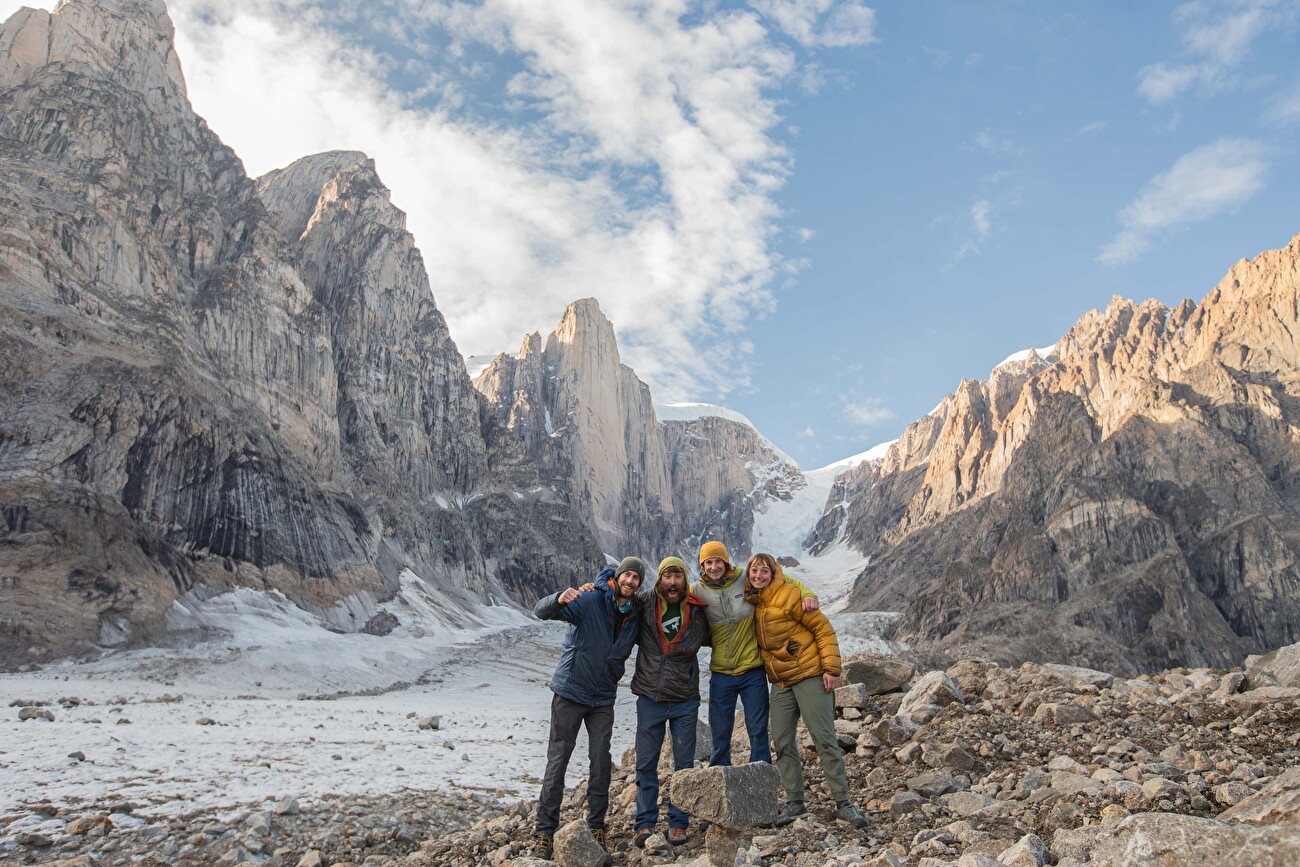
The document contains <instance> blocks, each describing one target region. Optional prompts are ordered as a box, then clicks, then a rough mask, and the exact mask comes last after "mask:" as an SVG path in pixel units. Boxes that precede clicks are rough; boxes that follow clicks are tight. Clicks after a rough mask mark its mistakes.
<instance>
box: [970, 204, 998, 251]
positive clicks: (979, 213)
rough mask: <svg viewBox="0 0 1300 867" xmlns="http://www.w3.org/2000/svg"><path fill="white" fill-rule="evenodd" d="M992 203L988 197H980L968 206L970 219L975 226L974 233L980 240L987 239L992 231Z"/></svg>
mask: <svg viewBox="0 0 1300 867" xmlns="http://www.w3.org/2000/svg"><path fill="white" fill-rule="evenodd" d="M992 212H993V203H992V202H990V201H989V200H988V199H980V200H979V201H978V202H976V203H975V204H973V205H971V206H970V221H971V225H972V226H973V227H974V228H975V234H976V235H977V236H978V237H979V239H980V240H981V241H984V240H987V239H988V236H989V235H990V234H991V233H992V232H993V220H992Z"/></svg>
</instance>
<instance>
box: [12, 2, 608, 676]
mask: <svg viewBox="0 0 1300 867" xmlns="http://www.w3.org/2000/svg"><path fill="white" fill-rule="evenodd" d="M0 222H2V223H3V241H2V242H0V246H2V247H3V257H2V258H0V282H2V283H3V286H4V293H3V295H2V296H0V344H2V346H3V351H0V381H2V382H3V383H4V384H5V387H4V389H3V391H2V392H0V512H2V513H3V515H4V523H3V525H0V539H2V540H3V543H2V544H0V582H3V585H4V587H5V590H6V591H7V592H6V593H5V595H4V597H3V598H2V599H0V655H2V656H4V657H6V658H9V659H28V658H40V657H42V656H45V655H50V654H66V653H72V652H76V651H78V650H80V649H83V648H87V647H90V646H93V645H97V644H98V645H103V644H115V643H120V642H123V641H126V640H130V639H133V638H136V637H139V636H141V635H145V634H147V633H148V632H149V631H150V630H151V629H153V628H155V627H157V626H158V625H159V623H160V621H161V618H162V615H163V614H164V613H165V612H166V611H167V610H168V609H169V608H170V607H171V606H172V604H173V602H174V601H176V600H177V599H180V598H183V597H186V596H187V595H193V594H198V595H200V596H202V595H203V594H211V593H212V592H217V591H219V590H221V589H224V588H230V587H234V586H249V587H254V588H258V589H276V590H279V591H281V592H283V593H285V595H287V596H288V597H290V598H291V599H293V600H294V601H295V602H297V603H298V604H300V605H302V606H304V607H306V608H308V609H310V610H315V611H317V612H319V613H321V614H322V615H324V617H325V619H326V621H327V622H328V623H329V624H330V625H331V626H332V627H333V628H338V629H343V630H351V629H361V628H363V627H364V626H365V624H366V622H367V619H368V618H367V616H366V608H367V606H369V605H370V604H371V603H372V602H373V601H374V600H377V599H383V598H385V597H387V596H389V595H391V594H392V593H393V592H394V591H395V590H396V588H397V586H398V576H399V575H400V573H401V572H402V570H403V569H411V570H412V571H414V572H415V573H416V574H417V575H420V576H421V577H423V578H425V579H426V580H428V581H430V582H431V583H433V584H435V585H437V586H439V587H441V588H442V589H444V590H445V591H447V592H449V593H452V594H453V598H464V599H465V600H466V601H469V600H470V599H471V597H469V596H467V595H465V591H466V590H472V591H474V592H475V593H477V594H478V596H479V597H480V598H481V599H495V600H497V601H506V600H507V598H509V597H513V598H515V599H517V600H519V601H531V598H535V597H536V595H539V594H540V592H541V590H542V589H548V588H549V587H550V586H551V585H552V584H555V583H559V581H558V580H556V578H555V577H553V576H554V575H555V574H556V573H559V574H560V575H561V576H562V577H561V578H560V579H559V580H571V577H577V576H578V575H580V574H589V573H590V572H591V571H592V570H593V569H594V568H595V567H596V566H597V565H598V563H599V560H598V550H597V549H596V547H595V545H594V542H593V540H592V538H591V536H590V534H589V533H588V532H587V531H586V530H585V529H584V527H583V525H582V524H581V523H580V522H579V521H577V520H576V519H575V518H574V516H573V515H572V514H570V512H569V510H568V509H567V508H565V506H564V505H563V503H561V502H559V500H558V498H555V497H545V496H541V495H532V496H523V495H519V496H516V494H517V492H518V488H517V487H516V483H517V482H518V481H520V479H521V478H523V477H526V476H527V473H524V474H523V476H517V475H511V476H510V477H509V478H502V479H498V478H496V477H494V476H493V475H492V474H490V473H489V472H488V471H487V465H488V463H489V460H490V455H491V454H492V453H493V446H492V445H491V443H490V442H489V439H490V436H489V431H487V430H485V428H484V426H483V423H482V419H481V418H480V414H479V411H480V406H479V398H478V396H477V395H476V393H475V392H474V391H473V389H472V387H471V384H470V383H469V380H468V377H467V375H466V374H465V372H464V369H463V366H462V365H461V361H460V358H459V354H458V353H457V352H456V350H455V347H454V345H453V344H452V343H451V340H450V337H449V336H448V333H447V329H446V326H445V323H444V322H443V321H442V317H441V315H440V314H439V313H438V312H437V309H436V308H435V307H434V304H433V299H432V296H431V294H430V291H429V285H428V280H427V277H426V275H425V273H424V269H423V265H422V264H421V262H420V258H419V254H418V252H417V251H416V250H415V248H414V246H413V244H412V241H411V238H410V236H409V234H408V233H406V231H405V228H404V218H403V216H402V215H401V213H400V212H398V211H397V210H396V209H395V208H394V207H393V206H392V204H391V202H390V201H389V200H388V195H387V191H386V190H385V189H384V188H383V185H382V184H381V183H380V181H379V179H378V176H377V175H376V173H375V171H374V167H373V165H371V164H370V162H369V161H368V160H366V159H365V158H364V157H362V156H361V155H358V154H325V155H320V156H318V157H312V158H308V159H306V160H303V161H300V162H299V163H296V164H295V165H293V166H290V167H289V168H287V169H284V170H282V171H280V172H274V173H272V174H271V175H269V176H268V177H266V178H264V179H262V181H261V182H260V183H256V184H255V183H254V182H253V181H251V180H250V179H249V178H248V177H247V176H246V175H245V174H244V171H243V168H242V166H241V164H240V162H239V160H238V159H237V158H236V156H235V155H234V154H233V153H232V152H231V151H230V150H229V149H228V148H226V147H225V146H224V145H222V144H221V142H220V141H219V140H218V139H217V137H216V136H215V135H214V134H213V133H212V132H211V131H209V130H208V128H207V127H206V125H205V124H204V122H203V121H202V120H201V119H200V118H199V117H197V116H196V115H195V114H194V112H193V110H192V109H191V108H190V106H189V103H188V100H187V98H186V94H185V85H184V79H183V77H182V75H181V71H180V66H179V61H178V60H177V57H176V54H175V51H174V49H173V46H172V28H171V22H170V20H169V19H168V17H167V15H166V11H165V9H164V7H163V4H162V3H161V2H158V0H98V2H92V0H66V2H63V3H61V4H60V5H59V6H58V7H57V8H56V10H55V11H54V12H53V13H47V12H42V11H33V10H29V9H24V10H20V11H19V12H18V13H16V14H15V15H14V16H13V17H12V18H10V20H9V21H8V22H6V23H5V24H4V26H3V27H0ZM532 478H533V479H535V478H536V474H535V473H533V475H532ZM542 568H549V569H551V570H552V572H551V573H550V575H548V576H547V578H546V584H547V587H546V588H542V587H538V586H534V585H535V584H536V583H537V582H538V581H539V579H540V578H541V576H542V575H543V573H542V571H541V570H542ZM456 594H459V596H457V595H456ZM357 600H361V602H360V603H358V602H357Z"/></svg>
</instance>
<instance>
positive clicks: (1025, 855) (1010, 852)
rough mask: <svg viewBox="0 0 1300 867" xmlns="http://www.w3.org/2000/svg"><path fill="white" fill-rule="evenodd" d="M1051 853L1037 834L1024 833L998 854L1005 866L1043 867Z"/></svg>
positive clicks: (1049, 858)
mask: <svg viewBox="0 0 1300 867" xmlns="http://www.w3.org/2000/svg"><path fill="white" fill-rule="evenodd" d="M1051 857H1052V856H1051V853H1049V852H1048V851H1047V846H1046V845H1044V843H1043V841H1042V840H1041V839H1040V838H1039V837H1038V835H1037V834H1026V835H1025V836H1023V837H1021V838H1020V839H1019V840H1017V841H1016V844H1015V845H1014V846H1012V847H1011V848H1009V849H1007V850H1006V851H1004V852H1002V854H1000V855H998V859H997V860H998V863H1000V864H1003V865H1005V867H1043V865H1044V864H1048V863H1050V862H1051Z"/></svg>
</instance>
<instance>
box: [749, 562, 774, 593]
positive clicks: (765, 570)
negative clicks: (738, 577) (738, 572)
mask: <svg viewBox="0 0 1300 867" xmlns="http://www.w3.org/2000/svg"><path fill="white" fill-rule="evenodd" d="M771 583H772V567H770V566H768V565H767V564H766V563H764V562H763V561H762V560H755V561H753V562H751V563H750V564H749V586H750V587H753V588H754V589H755V590H762V589H763V588H764V587H766V586H767V585H769V584H771Z"/></svg>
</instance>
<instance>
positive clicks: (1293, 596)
mask: <svg viewBox="0 0 1300 867" xmlns="http://www.w3.org/2000/svg"><path fill="white" fill-rule="evenodd" d="M1298 262H1300V237H1297V238H1296V239H1295V240H1293V241H1292V243H1291V244H1290V245H1289V246H1288V247H1286V248H1285V249H1282V250H1276V251H1271V252H1268V253H1264V254H1262V255H1260V256H1259V257H1257V258H1256V259H1255V260H1254V261H1253V262H1245V261H1242V262H1239V263H1238V264H1237V265H1235V266H1234V267H1233V268H1232V270H1231V271H1230V272H1229V274H1228V275H1227V276H1226V277H1225V278H1224V280H1223V281H1222V282H1221V283H1220V284H1219V285H1218V286H1217V287H1216V288H1215V289H1214V291H1212V292H1211V293H1210V294H1209V295H1208V296H1207V297H1206V298H1205V299H1204V300H1203V301H1202V302H1201V304H1199V305H1194V304H1192V303H1191V302H1184V303H1183V304H1181V305H1179V306H1178V307H1177V308H1175V309H1172V310H1170V309H1168V308H1166V307H1165V306H1164V305H1162V304H1159V303H1157V302H1154V301H1147V302H1145V303H1143V304H1136V303H1133V302H1131V301H1125V300H1122V299H1119V298H1116V299H1115V300H1114V301H1112V303H1111V304H1110V306H1109V307H1108V308H1107V309H1106V310H1105V311H1103V312H1097V311H1094V312H1093V313H1090V314H1088V315H1086V316H1084V317H1083V318H1082V319H1080V320H1079V322H1078V324H1077V325H1076V326H1075V327H1074V328H1073V329H1071V331H1070V332H1069V333H1068V334H1067V335H1066V336H1065V337H1064V338H1063V339H1062V340H1061V341H1060V342H1058V343H1057V345H1056V347H1055V350H1054V353H1053V354H1052V355H1051V356H1050V357H1049V359H1047V361H1044V360H1043V359H1041V358H1038V357H1037V356H1036V355H1031V356H1030V357H1029V358H1028V359H1026V360H1024V361H1021V362H1015V363H1013V364H1011V365H1007V366H1005V367H1002V368H999V369H998V370H996V371H995V372H994V375H993V377H992V378H991V379H990V380H989V381H988V382H979V383H975V382H963V383H962V385H961V387H960V388H959V389H958V390H957V391H956V392H955V393H954V394H952V395H949V396H948V397H947V398H946V399H945V400H944V401H943V403H942V404H941V405H940V406H939V407H938V408H937V409H936V410H935V412H934V413H932V414H931V415H929V416H927V417H926V418H924V419H922V420H920V421H918V422H916V423H915V424H913V425H912V426H910V427H909V428H908V430H907V432H906V433H905V434H904V436H903V437H902V438H901V439H900V440H899V442H898V443H897V444H895V446H894V447H893V448H891V450H890V452H889V455H888V457H887V458H886V459H885V460H884V461H883V462H881V463H879V464H876V465H870V466H867V465H864V466H863V467H860V468H858V469H857V470H855V471H854V472H853V473H851V474H848V475H846V476H845V477H844V478H843V479H841V484H842V487H843V490H842V491H840V495H841V496H842V499H844V500H845V501H847V503H848V507H847V519H846V521H845V522H844V532H845V534H846V536H847V538H848V539H849V540H850V541H851V542H852V543H853V544H854V545H855V546H856V547H858V548H859V549H860V550H862V551H863V552H865V553H867V554H869V555H870V557H871V565H870V566H869V567H868V568H867V569H866V570H865V571H864V572H863V573H862V575H861V576H860V578H859V580H858V582H857V584H856V587H855V590H854V592H853V594H852V597H851V602H850V604H851V607H854V608H857V609H873V608H885V609H894V610H901V611H903V612H904V617H903V618H902V620H901V622H900V626H899V629H900V636H901V637H903V638H905V639H907V640H911V641H915V642H918V643H922V644H925V645H927V646H929V647H931V648H933V649H936V650H939V651H952V650H955V649H956V648H958V647H962V648H965V649H967V650H974V651H977V652H980V653H983V654H986V655H988V656H990V657H993V658H999V659H1005V660H1007V661H1019V660H1023V659H1029V658H1033V659H1040V660H1060V661H1083V662H1087V663H1090V664H1093V665H1097V666H1102V667H1106V668H1110V669H1113V670H1117V671H1133V670H1152V669H1155V668H1159V667H1168V666H1175V665H1228V664H1231V663H1236V662H1240V660H1241V659H1242V658H1243V657H1244V656H1245V655H1246V654H1248V653H1255V652H1260V651H1262V650H1264V649H1268V648H1273V647H1277V646H1280V645H1284V644H1289V643H1292V642H1294V641H1295V640H1296V639H1297V637H1298V636H1300V570H1298V569H1297V565H1296V552H1297V550H1300V548H1298V547H1297V546H1298V545H1300V451H1298V450H1297V446H1298V445H1300V400H1298V398H1300V353H1298V352H1297V344H1296V335H1297V333H1300V302H1297V297H1298V294H1297V293H1298V292H1300V265H1298ZM1048 362H1050V363H1048ZM837 502H838V501H837ZM825 523H826V525H827V526H826V527H824V528H822V533H821V534H820V535H819V537H818V541H821V542H823V543H824V542H825V541H826V538H825V537H826V536H828V535H829V532H828V527H829V524H830V522H825Z"/></svg>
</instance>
